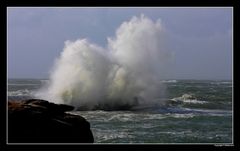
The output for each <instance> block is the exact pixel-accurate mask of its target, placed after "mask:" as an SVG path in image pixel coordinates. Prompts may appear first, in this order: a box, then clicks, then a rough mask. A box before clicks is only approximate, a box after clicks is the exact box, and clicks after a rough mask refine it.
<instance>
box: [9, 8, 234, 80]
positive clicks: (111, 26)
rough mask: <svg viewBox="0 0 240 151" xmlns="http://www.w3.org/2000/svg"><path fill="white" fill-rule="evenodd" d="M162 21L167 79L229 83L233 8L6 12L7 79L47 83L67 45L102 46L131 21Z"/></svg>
mask: <svg viewBox="0 0 240 151" xmlns="http://www.w3.org/2000/svg"><path fill="white" fill-rule="evenodd" d="M140 14H145V15H146V16H147V17H149V18H151V19H152V20H154V21H155V20H157V19H158V18H160V19H161V21H162V23H163V25H164V27H165V28H166V31H167V37H166V39H167V40H166V43H167V45H168V49H169V50H171V51H172V52H173V53H174V63H173V64H172V66H171V67H169V68H170V70H171V73H172V74H171V75H170V76H169V79H182V78H183V79H231V78H232V8H14V7H11V8H8V77H9V78H48V77H49V71H50V69H51V67H52V65H53V63H54V60H55V59H56V57H58V56H59V54H60V53H61V51H62V50H63V47H64V42H65V41H66V40H77V39H79V38H88V39H89V40H90V41H92V42H94V43H97V44H98V45H100V46H102V47H106V45H107V37H113V36H114V35H115V32H116V29H117V28H118V27H119V26H120V25H121V23H122V22H124V21H129V20H130V19H131V17H132V16H140Z"/></svg>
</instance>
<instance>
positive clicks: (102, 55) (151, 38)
mask: <svg viewBox="0 0 240 151" xmlns="http://www.w3.org/2000/svg"><path fill="white" fill-rule="evenodd" d="M164 33H165V32H164V28H163V27H162V24H161V22H160V20H157V21H156V22H153V21H152V20H151V19H149V18H147V17H146V16H144V15H141V16H140V17H135V16H134V17H132V19H131V20H130V21H128V22H124V23H122V25H121V26H120V27H119V28H118V29H117V31H116V36H115V37H113V38H108V47H107V48H103V47H100V46H98V45H96V44H92V43H90V42H89V41H88V40H87V39H79V40H76V41H75V42H71V41H66V42H65V48H64V49H63V51H62V53H61V55H60V57H59V58H58V59H57V60H56V62H55V65H54V67H53V69H52V72H51V74H50V82H49V84H48V85H46V86H44V87H43V88H42V89H40V90H39V91H38V92H37V93H36V97H38V98H41V99H47V100H49V101H53V102H55V103H64V104H71V105H74V106H77V107H81V106H85V107H88V109H93V108H97V107H102V108H104V107H108V108H114V107H117V106H118V107H121V106H122V107H123V106H124V107H130V106H131V107H132V106H135V105H147V104H156V103H162V102H159V100H158V99H159V98H161V97H163V95H164V90H165V89H164V85H163V84H162V83H161V82H160V81H161V78H162V77H163V76H164V74H165V69H166V64H167V60H168V58H169V52H168V51H166V49H165V47H164Z"/></svg>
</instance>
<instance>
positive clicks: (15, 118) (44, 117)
mask: <svg viewBox="0 0 240 151" xmlns="http://www.w3.org/2000/svg"><path fill="white" fill-rule="evenodd" d="M73 109H74V107H72V106H69V105H63V104H60V105H58V104H54V103H50V102H48V101H44V100H38V99H31V100H24V101H9V102H8V142H9V143H93V142H94V139H93V135H92V132H91V130H90V124H89V122H88V121H86V120H85V119H84V118H83V117H81V116H78V115H72V114H69V113H65V112H66V111H71V110H73Z"/></svg>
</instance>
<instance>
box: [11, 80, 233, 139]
mask: <svg viewBox="0 0 240 151" xmlns="http://www.w3.org/2000/svg"><path fill="white" fill-rule="evenodd" d="M47 82H48V80H47V79H9V80H8V94H7V95H8V100H19V101H21V100H23V99H29V98H34V93H35V92H36V91H37V90H38V89H39V88H40V87H42V86H43V85H44V84H46V83H47ZM161 82H162V83H164V85H165V86H166V98H165V100H166V103H165V104H164V105H162V106H161V107H158V108H154V109H152V110H151V109H147V110H137V111H130V110H129V111H127V110H126V111H103V110H96V111H72V112H70V113H72V114H76V115H81V116H83V117H84V118H86V120H87V121H89V122H90V124H91V130H92V132H93V135H94V139H95V143H110V144H111V143H161V144H169V143H170V144H172V143H173V144H175V143H181V144H182V143H190V144H192V143H194V144H195V143H200V144H206V143H210V144H218V143H220V144H222V143H232V142H233V133H232V132H233V121H232V120H233V118H232V115H233V111H232V110H233V108H232V107H233V104H232V103H233V102H232V91H233V90H232V81H228V80H163V81H161Z"/></svg>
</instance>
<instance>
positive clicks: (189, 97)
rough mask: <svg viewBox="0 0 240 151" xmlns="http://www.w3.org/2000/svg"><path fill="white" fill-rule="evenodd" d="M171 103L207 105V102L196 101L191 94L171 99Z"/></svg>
mask: <svg viewBox="0 0 240 151" xmlns="http://www.w3.org/2000/svg"><path fill="white" fill-rule="evenodd" d="M171 101H173V102H182V103H192V104H205V103H208V101H203V100H197V99H196V97H194V96H193V95H191V94H183V95H182V96H180V97H176V98H173V99H171Z"/></svg>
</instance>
